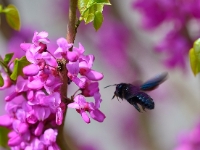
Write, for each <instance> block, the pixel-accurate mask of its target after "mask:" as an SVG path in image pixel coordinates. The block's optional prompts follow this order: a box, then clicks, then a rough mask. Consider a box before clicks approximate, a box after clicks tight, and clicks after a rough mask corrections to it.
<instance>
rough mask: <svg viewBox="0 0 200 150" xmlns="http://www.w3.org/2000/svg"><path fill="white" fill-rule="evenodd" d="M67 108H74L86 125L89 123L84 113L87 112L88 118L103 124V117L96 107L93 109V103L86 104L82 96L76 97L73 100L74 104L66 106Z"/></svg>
mask: <svg viewBox="0 0 200 150" xmlns="http://www.w3.org/2000/svg"><path fill="white" fill-rule="evenodd" d="M68 107H70V108H75V109H76V110H77V112H79V113H80V114H81V117H82V118H83V120H84V121H85V122H86V123H90V118H89V116H88V114H87V113H86V112H89V114H90V117H91V118H93V119H94V120H96V121H98V122H103V121H104V119H105V115H104V114H103V113H102V112H101V111H100V110H99V109H98V108H97V107H95V105H94V103H92V102H90V103H89V102H86V100H85V98H84V97H83V96H82V95H77V96H76V97H75V98H74V102H73V103H71V104H68Z"/></svg>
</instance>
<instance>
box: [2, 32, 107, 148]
mask: <svg viewBox="0 0 200 150" xmlns="http://www.w3.org/2000/svg"><path fill="white" fill-rule="evenodd" d="M47 37H48V33H47V32H39V33H38V32H35V33H34V36H33V39H32V43H22V44H21V45H20V47H21V48H22V49H23V50H24V51H25V56H26V59H27V60H28V61H29V62H30V64H29V65H28V66H25V67H24V68H23V74H24V76H23V77H22V76H18V78H17V80H16V84H13V83H12V82H11V81H10V80H8V79H9V78H8V79H7V78H6V76H5V77H4V76H3V77H4V79H5V80H6V83H7V82H8V84H7V86H4V89H5V88H8V87H10V88H11V89H12V92H10V93H9V94H8V95H7V96H6V97H5V101H6V107H5V110H6V112H7V114H5V115H2V116H0V125H1V126H5V127H7V128H9V129H11V131H10V133H9V135H8V137H9V141H8V145H9V146H10V147H11V149H14V150H17V149H27V150H28V149H41V150H42V149H54V150H56V149H59V147H58V145H57V144H56V137H57V134H58V132H57V129H58V127H59V125H61V124H62V123H63V114H64V112H65V111H66V107H67V105H68V107H71V108H75V109H76V110H77V112H78V113H80V114H81V116H82V118H83V119H84V121H85V122H86V123H89V122H90V119H89V117H88V115H87V112H88V113H89V114H90V116H91V117H92V118H93V119H95V120H97V121H99V122H102V121H103V120H104V119H105V115H104V114H103V113H102V112H101V111H100V110H99V108H100V103H101V101H102V100H101V95H100V93H99V87H98V81H99V80H101V79H102V78H103V75H102V74H101V73H99V72H97V71H95V70H92V65H93V62H94V56H93V55H84V47H83V46H82V45H81V44H79V48H76V47H73V50H72V51H69V49H70V48H72V46H73V44H70V43H68V42H67V41H66V39H64V38H60V39H58V40H57V45H58V48H57V49H56V50H55V52H54V53H51V52H50V51H48V44H49V43H50V40H49V39H48V38H47ZM59 60H60V61H61V60H65V61H64V62H65V63H66V64H65V63H64V64H62V65H63V66H64V67H65V66H66V68H62V67H63V66H60V63H62V61H61V62H60V63H59ZM10 66H12V65H10ZM62 69H66V70H67V71H66V72H67V73H66V78H69V80H70V81H72V82H74V83H75V84H76V85H77V86H78V87H79V90H80V91H81V93H80V94H78V95H73V96H72V99H70V102H71V103H70V104H69V102H67V103H66V102H65V101H63V99H64V100H69V99H68V98H67V97H65V95H61V93H62V92H61V89H62V88H61V87H62V85H63V84H64V83H63V76H62V75H61V71H62ZM11 84H13V85H12V86H11ZM2 89H3V88H2ZM75 94H76V92H75ZM85 97H94V99H95V102H94V103H93V102H87V101H86V99H85Z"/></svg>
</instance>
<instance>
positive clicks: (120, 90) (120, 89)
mask: <svg viewBox="0 0 200 150" xmlns="http://www.w3.org/2000/svg"><path fill="white" fill-rule="evenodd" d="M126 85H127V84H126V83H120V84H117V86H116V90H115V93H114V94H115V96H117V97H120V98H123V89H124V88H125V87H126Z"/></svg>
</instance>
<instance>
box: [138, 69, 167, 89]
mask: <svg viewBox="0 0 200 150" xmlns="http://www.w3.org/2000/svg"><path fill="white" fill-rule="evenodd" d="M167 76H168V73H167V72H165V73H162V74H160V75H158V76H156V77H154V78H153V79H150V80H148V81H146V82H145V83H143V84H142V85H141V86H140V89H141V90H143V91H150V90H153V89H155V88H157V87H158V86H159V85H160V84H161V83H163V82H164V81H165V80H166V79H167Z"/></svg>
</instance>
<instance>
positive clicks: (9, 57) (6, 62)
mask: <svg viewBox="0 0 200 150" xmlns="http://www.w3.org/2000/svg"><path fill="white" fill-rule="evenodd" d="M13 55H14V53H8V54H6V55H5V58H4V63H5V64H8V63H9V62H10V61H11V59H12V57H13Z"/></svg>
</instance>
